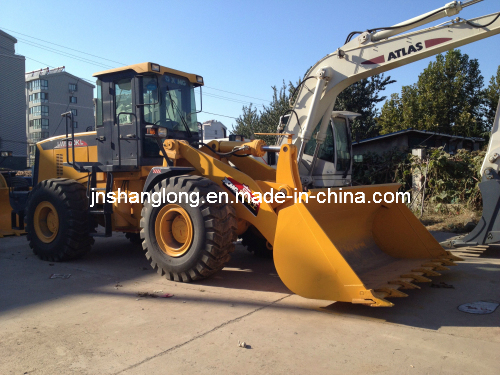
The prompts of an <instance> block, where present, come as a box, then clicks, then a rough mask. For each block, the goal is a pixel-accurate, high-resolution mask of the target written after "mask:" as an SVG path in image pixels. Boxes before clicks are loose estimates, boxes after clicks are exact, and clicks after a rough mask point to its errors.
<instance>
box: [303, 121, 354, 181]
mask: <svg viewBox="0 0 500 375" xmlns="http://www.w3.org/2000/svg"><path fill="white" fill-rule="evenodd" d="M331 124H332V125H333V126H329V127H328V130H327V132H326V139H325V141H324V143H323V144H322V145H321V147H320V149H319V151H318V158H319V159H322V160H325V161H329V162H331V163H333V162H334V153H335V150H336V152H337V164H336V166H335V169H336V170H337V171H339V172H340V171H342V172H343V171H345V170H347V169H348V168H349V167H350V162H351V154H350V138H349V131H348V129H347V122H346V120H345V119H343V118H334V119H333V120H332V123H331ZM320 125H321V122H320V123H319V124H318V125H317V126H316V129H314V132H313V136H312V138H311V139H310V140H309V141H308V142H307V143H306V147H305V149H304V153H305V154H307V155H311V156H312V155H314V149H315V148H316V134H317V133H318V131H319V128H320ZM332 128H333V130H332Z"/></svg>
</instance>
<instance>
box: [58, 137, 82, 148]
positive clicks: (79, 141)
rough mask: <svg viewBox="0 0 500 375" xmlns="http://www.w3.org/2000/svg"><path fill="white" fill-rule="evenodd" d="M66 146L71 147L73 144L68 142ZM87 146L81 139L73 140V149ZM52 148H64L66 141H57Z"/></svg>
mask: <svg viewBox="0 0 500 375" xmlns="http://www.w3.org/2000/svg"><path fill="white" fill-rule="evenodd" d="M68 142H69V143H68V146H69V147H73V142H71V141H68ZM87 146H88V144H87V142H85V141H82V140H81V139H75V147H87ZM54 148H66V141H59V142H57V144H56V147H54Z"/></svg>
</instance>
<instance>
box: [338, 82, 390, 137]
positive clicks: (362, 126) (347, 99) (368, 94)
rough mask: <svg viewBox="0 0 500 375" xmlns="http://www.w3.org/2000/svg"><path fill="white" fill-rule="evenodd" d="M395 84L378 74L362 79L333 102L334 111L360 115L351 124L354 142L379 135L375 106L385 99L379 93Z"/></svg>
mask: <svg viewBox="0 0 500 375" xmlns="http://www.w3.org/2000/svg"><path fill="white" fill-rule="evenodd" d="M394 82H396V81H395V80H393V79H391V77H390V76H388V77H384V74H379V75H376V76H373V77H369V78H365V79H362V80H361V81H358V82H356V83H354V84H352V85H351V86H349V87H347V88H346V89H345V90H343V91H342V92H341V93H340V95H339V96H338V97H337V101H336V102H335V107H334V110H335V111H351V112H356V113H359V114H361V116H360V117H358V118H357V119H356V120H354V121H353V122H352V134H353V138H354V140H362V139H366V138H372V137H375V136H377V135H379V127H378V124H377V121H376V119H377V117H378V115H379V111H378V108H377V104H378V103H380V102H383V101H384V100H385V99H386V98H387V97H386V96H381V93H382V92H383V91H384V90H385V89H386V87H387V86H388V85H390V84H391V83H394Z"/></svg>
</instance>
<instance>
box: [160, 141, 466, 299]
mask: <svg viewBox="0 0 500 375" xmlns="http://www.w3.org/2000/svg"><path fill="white" fill-rule="evenodd" d="M242 145H244V143H242V142H240V143H238V142H217V141H213V142H211V143H210V146H211V147H212V149H215V150H222V151H225V150H227V149H229V148H233V147H236V146H242ZM247 145H248V146H249V147H250V148H251V145H249V144H247ZM257 147H258V146H257ZM165 149H166V150H167V153H169V152H170V153H169V157H172V158H174V159H175V160H186V161H187V162H188V164H189V165H191V166H193V167H194V168H195V169H196V170H197V171H198V173H199V174H200V175H202V176H204V177H207V178H210V179H211V180H212V181H214V182H216V183H218V184H219V185H220V186H221V187H223V188H224V179H225V177H231V178H232V179H234V180H236V181H238V182H239V183H241V184H244V185H246V186H247V187H248V188H249V189H250V190H251V191H252V192H253V193H258V194H260V195H263V194H265V193H266V192H269V191H274V193H276V192H277V191H287V196H291V197H292V198H291V199H286V202H285V203H282V204H279V205H277V204H268V203H265V202H261V203H260V206H259V211H258V213H257V214H256V215H255V214H253V213H252V212H250V210H248V209H247V208H246V207H245V206H244V205H242V204H241V203H240V204H235V205H234V207H235V209H236V212H237V215H238V218H239V219H240V220H244V221H246V222H248V223H249V224H251V225H253V226H255V227H256V228H257V229H258V230H259V232H260V233H261V234H262V235H263V236H264V237H265V238H266V239H267V241H268V242H269V243H270V244H271V245H272V248H273V251H274V253H273V257H274V263H275V265H276V270H277V271H278V274H279V276H280V278H281V280H282V281H283V282H284V283H285V285H286V286H287V287H288V288H289V289H290V290H292V291H293V292H294V293H296V294H298V295H301V296H303V297H307V298H315V299H324V300H332V301H345V302H351V303H359V304H365V305H370V306H392V305H393V304H392V303H391V302H389V301H387V300H386V298H391V297H405V296H407V295H406V294H405V293H403V292H401V291H400V289H414V288H418V286H417V285H415V284H414V283H415V282H426V281H430V279H429V278H428V276H438V275H439V273H437V272H436V271H439V270H446V269H447V268H446V267H445V266H453V265H455V264H454V262H453V261H454V260H460V259H459V258H457V257H455V256H453V255H451V254H450V253H448V252H447V251H445V250H444V249H443V248H442V247H441V245H440V244H439V243H438V242H437V241H436V240H435V239H434V237H433V236H432V235H431V234H430V233H429V232H428V231H427V230H426V229H425V227H424V226H423V225H422V224H421V223H420V221H419V220H418V219H417V218H416V217H415V215H413V213H412V212H411V211H410V210H409V209H408V208H407V207H406V205H405V204H404V203H403V202H399V203H375V202H371V201H370V202H369V200H371V199H372V197H373V195H374V193H376V192H378V193H380V194H381V195H377V196H376V197H381V196H384V195H385V193H392V194H393V195H394V196H395V194H396V192H397V191H398V188H399V184H386V185H370V186H361V187H347V188H342V189H339V188H336V189H312V190H309V192H308V193H303V196H302V198H301V199H300V200H299V199H296V197H295V194H298V193H299V192H301V191H302V186H301V184H300V178H299V175H298V168H297V162H296V152H297V150H296V148H295V146H293V145H291V144H289V145H284V146H282V147H281V152H280V157H279V160H278V166H277V169H276V170H274V172H272V171H271V170H270V169H272V168H270V167H268V166H266V165H264V164H262V163H259V162H257V161H255V160H254V159H252V158H237V157H231V158H230V161H231V163H234V164H235V165H236V166H237V167H238V169H239V170H236V169H235V168H233V167H231V166H230V165H229V163H228V160H227V159H224V158H218V157H217V156H216V155H214V154H213V153H212V152H211V151H209V149H208V148H207V147H204V148H202V149H201V150H202V151H204V152H200V150H197V149H194V148H192V147H190V146H188V145H187V144H185V143H182V142H177V141H173V140H167V141H165ZM248 153H252V152H251V151H248ZM209 154H212V155H213V156H211V155H209ZM242 160H244V161H245V162H244V163H246V164H243V163H242ZM259 169H260V170H261V171H260V172H259ZM268 169H269V170H268ZM246 173H248V174H257V175H267V176H268V177H270V178H271V179H270V180H267V181H263V180H254V179H252V178H251V177H250V176H249V175H248V174H246ZM272 177H274V178H272ZM318 193H323V194H324V195H320V199H321V200H323V199H325V197H327V196H328V194H329V193H332V196H333V193H335V194H337V197H340V195H342V196H344V193H352V196H354V197H359V194H363V195H364V196H365V199H366V201H365V203H355V201H352V202H351V201H350V200H349V202H347V203H340V198H338V199H337V201H336V202H335V201H334V200H333V198H332V199H331V202H330V203H327V202H325V203H320V202H319V201H318V200H317V199H316V198H312V197H313V196H314V197H317V196H318ZM297 196H298V195H297ZM348 196H350V195H348Z"/></svg>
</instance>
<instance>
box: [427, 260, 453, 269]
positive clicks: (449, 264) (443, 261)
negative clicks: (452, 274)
mask: <svg viewBox="0 0 500 375" xmlns="http://www.w3.org/2000/svg"><path fill="white" fill-rule="evenodd" d="M432 261H433V262H439V263H441V264H442V265H443V266H448V267H452V266H456V263H453V261H451V260H449V259H433V260H432Z"/></svg>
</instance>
